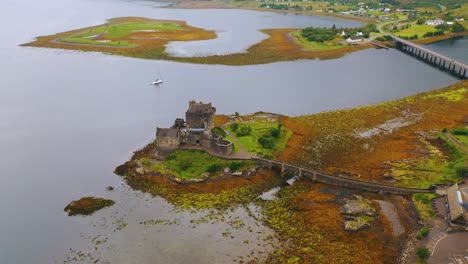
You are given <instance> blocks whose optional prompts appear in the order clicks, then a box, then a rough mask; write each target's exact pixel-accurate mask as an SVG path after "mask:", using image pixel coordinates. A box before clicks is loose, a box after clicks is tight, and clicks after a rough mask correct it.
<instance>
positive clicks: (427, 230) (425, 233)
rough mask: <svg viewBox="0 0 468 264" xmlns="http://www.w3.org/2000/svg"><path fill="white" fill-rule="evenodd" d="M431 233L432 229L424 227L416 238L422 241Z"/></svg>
mask: <svg viewBox="0 0 468 264" xmlns="http://www.w3.org/2000/svg"><path fill="white" fill-rule="evenodd" d="M430 231H431V229H430V228H429V227H427V226H425V227H423V229H421V231H419V233H418V234H417V235H416V238H417V239H419V240H421V239H423V238H425V237H427V235H428V234H429V232H430Z"/></svg>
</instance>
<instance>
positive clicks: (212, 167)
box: [206, 163, 221, 173]
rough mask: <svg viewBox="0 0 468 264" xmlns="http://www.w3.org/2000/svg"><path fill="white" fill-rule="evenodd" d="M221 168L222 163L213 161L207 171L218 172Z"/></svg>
mask: <svg viewBox="0 0 468 264" xmlns="http://www.w3.org/2000/svg"><path fill="white" fill-rule="evenodd" d="M220 170H221V165H219V164H217V163H213V164H211V165H210V166H208V168H207V169H206V171H207V172H209V173H215V172H218V171H220Z"/></svg>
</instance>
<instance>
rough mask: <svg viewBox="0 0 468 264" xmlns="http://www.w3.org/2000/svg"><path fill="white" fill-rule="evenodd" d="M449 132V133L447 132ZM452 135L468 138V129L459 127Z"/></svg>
mask: <svg viewBox="0 0 468 264" xmlns="http://www.w3.org/2000/svg"><path fill="white" fill-rule="evenodd" d="M445 132H447V131H445ZM452 134H454V135H459V136H468V128H465V127H457V128H455V129H453V130H452Z"/></svg>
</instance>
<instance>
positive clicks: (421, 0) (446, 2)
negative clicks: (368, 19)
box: [382, 0, 468, 9]
mask: <svg viewBox="0 0 468 264" xmlns="http://www.w3.org/2000/svg"><path fill="white" fill-rule="evenodd" d="M382 2H389V3H391V4H394V5H399V6H401V7H404V8H416V7H438V5H439V4H440V5H443V6H445V7H447V9H454V8H458V7H460V6H461V5H462V4H468V0H383V1H382ZM397 3H399V4H397Z"/></svg>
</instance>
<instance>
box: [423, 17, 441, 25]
mask: <svg viewBox="0 0 468 264" xmlns="http://www.w3.org/2000/svg"><path fill="white" fill-rule="evenodd" d="M444 22H445V21H444V20H442V19H440V18H438V19H434V20H426V25H429V26H438V25H443V24H444Z"/></svg>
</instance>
